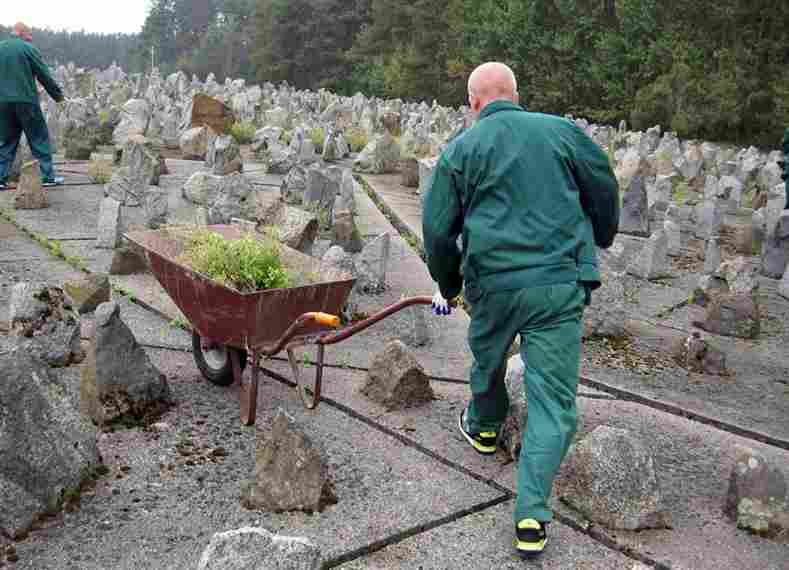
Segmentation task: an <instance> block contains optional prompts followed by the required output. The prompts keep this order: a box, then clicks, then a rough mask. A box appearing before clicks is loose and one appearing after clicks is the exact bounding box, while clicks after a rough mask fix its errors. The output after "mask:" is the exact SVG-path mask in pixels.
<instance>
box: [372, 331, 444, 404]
mask: <svg viewBox="0 0 789 570" xmlns="http://www.w3.org/2000/svg"><path fill="white" fill-rule="evenodd" d="M361 392H362V394H364V395H365V396H367V397H368V398H370V399H371V400H373V401H374V402H377V403H379V404H381V405H383V406H385V407H386V409H387V410H394V409H402V408H407V407H411V406H419V405H423V404H425V403H428V402H430V401H432V400H433V399H434V394H433V389H432V388H431V386H430V379H429V378H428V377H427V375H426V374H425V371H424V369H423V368H422V365H421V364H419V362H417V360H416V358H414V357H413V356H412V355H411V353H410V352H408V349H407V348H406V346H405V345H404V344H403V343H402V342H400V341H398V340H395V341H392V342H390V343H388V344H387V345H386V346H385V347H384V349H383V350H382V351H381V352H379V353H378V354H376V355H375V356H373V358H372V360H371V362H370V367H369V370H368V373H367V379H366V381H365V384H364V386H363V387H362V389H361Z"/></svg>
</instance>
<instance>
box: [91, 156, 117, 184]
mask: <svg viewBox="0 0 789 570" xmlns="http://www.w3.org/2000/svg"><path fill="white" fill-rule="evenodd" d="M88 176H90V179H91V180H92V181H93V182H95V183H96V184H107V183H108V182H109V181H110V179H111V178H112V162H110V161H109V160H92V161H91V162H90V164H89V165H88Z"/></svg>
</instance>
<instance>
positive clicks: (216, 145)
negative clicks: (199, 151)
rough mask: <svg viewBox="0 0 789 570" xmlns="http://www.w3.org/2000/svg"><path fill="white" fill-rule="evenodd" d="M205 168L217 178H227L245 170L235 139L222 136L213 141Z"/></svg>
mask: <svg viewBox="0 0 789 570" xmlns="http://www.w3.org/2000/svg"><path fill="white" fill-rule="evenodd" d="M205 166H206V168H209V169H210V170H211V171H212V172H213V173H214V174H215V175H217V176H226V175H228V174H232V173H233V172H241V171H242V170H243V162H242V160H241V151H240V150H239V148H238V144H236V141H235V140H234V139H233V137H231V136H230V135H222V136H218V137H215V138H213V139H212V140H211V143H210V145H209V147H208V151H207V154H206V159H205Z"/></svg>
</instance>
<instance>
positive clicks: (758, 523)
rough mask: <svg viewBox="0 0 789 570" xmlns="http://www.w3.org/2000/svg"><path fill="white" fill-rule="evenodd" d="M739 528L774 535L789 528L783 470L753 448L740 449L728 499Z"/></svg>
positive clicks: (729, 509) (728, 506)
mask: <svg viewBox="0 0 789 570" xmlns="http://www.w3.org/2000/svg"><path fill="white" fill-rule="evenodd" d="M726 508H727V511H728V512H729V514H730V515H731V516H732V517H734V519H735V520H736V521H737V527H739V528H742V529H746V530H748V531H750V532H752V533H755V534H759V535H766V536H774V535H777V534H779V533H782V532H783V533H785V532H787V531H789V510H788V509H789V497H788V496H787V484H786V480H785V479H784V475H783V473H782V472H781V470H780V469H778V468H777V467H775V466H773V465H770V464H769V463H768V462H767V460H766V459H765V458H764V457H762V456H761V455H759V454H757V453H756V452H755V451H753V450H752V449H747V448H738V449H737V459H736V462H735V464H734V467H733V468H732V472H731V476H730V478H729V490H728V495H727V500H726Z"/></svg>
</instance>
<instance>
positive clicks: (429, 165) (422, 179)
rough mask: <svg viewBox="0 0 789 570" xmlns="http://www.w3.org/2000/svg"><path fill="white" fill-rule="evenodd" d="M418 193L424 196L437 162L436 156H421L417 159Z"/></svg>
mask: <svg viewBox="0 0 789 570" xmlns="http://www.w3.org/2000/svg"><path fill="white" fill-rule="evenodd" d="M418 162H419V194H421V195H422V196H424V195H425V194H426V193H427V190H428V188H429V186H430V181H431V180H432V178H433V171H434V170H435V169H436V165H437V164H438V158H422V159H420V160H419V161H418Z"/></svg>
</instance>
